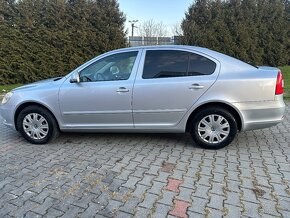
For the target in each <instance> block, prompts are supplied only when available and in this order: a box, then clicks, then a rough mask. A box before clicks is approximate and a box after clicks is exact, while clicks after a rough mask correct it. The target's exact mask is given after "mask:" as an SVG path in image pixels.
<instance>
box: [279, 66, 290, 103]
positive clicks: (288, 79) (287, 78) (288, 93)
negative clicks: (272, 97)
mask: <svg viewBox="0 0 290 218" xmlns="http://www.w3.org/2000/svg"><path fill="white" fill-rule="evenodd" d="M279 69H280V70H281V71H282V73H283V76H284V92H285V94H284V97H285V98H286V99H287V100H289V99H290V66H284V67H280V68H279Z"/></svg>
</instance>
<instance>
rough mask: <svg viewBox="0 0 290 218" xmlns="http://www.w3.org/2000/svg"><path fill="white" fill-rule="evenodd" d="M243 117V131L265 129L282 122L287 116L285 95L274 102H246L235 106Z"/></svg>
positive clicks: (279, 96)
mask: <svg viewBox="0 0 290 218" xmlns="http://www.w3.org/2000/svg"><path fill="white" fill-rule="evenodd" d="M234 105H235V106H236V107H237V108H238V109H239V110H240V112H241V114H242V116H243V127H242V130H243V131H247V130H254V129H263V128H269V127H272V126H275V125H277V124H279V123H280V122H282V120H283V118H284V115H285V108H286V106H285V103H284V101H283V95H277V96H275V100H274V101H259V102H245V103H235V104H234Z"/></svg>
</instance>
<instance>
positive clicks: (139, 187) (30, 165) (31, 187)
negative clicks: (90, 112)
mask: <svg viewBox="0 0 290 218" xmlns="http://www.w3.org/2000/svg"><path fill="white" fill-rule="evenodd" d="M2 121H3V119H2V118H1V117H0V130H1V131H0V165H1V166H0V217H3V218H4V217H38V216H41V217H49V218H50V217H86V218H87V217H126V218H127V217H138V218H139V217H158V218H159V217H169V218H173V217H175V216H173V215H170V214H169V212H170V211H173V210H174V208H175V206H176V202H178V201H182V202H188V204H189V205H188V208H187V209H186V213H184V212H183V213H182V214H183V215H184V214H186V216H188V217H194V218H195V217H205V216H207V217H245V218H246V217H255V218H256V217H266V218H268V217H269V218H272V217H290V209H289V205H290V200H289V197H290V194H289V191H290V169H289V168H290V162H289V161H290V147H289V144H290V104H289V103H287V107H286V115H285V119H284V120H283V122H282V123H281V124H279V125H277V126H275V127H272V128H270V129H262V130H257V131H248V132H241V133H239V134H238V136H237V138H236V139H235V140H234V141H233V142H232V143H231V145H230V146H228V147H226V148H223V149H220V150H205V149H202V148H200V147H197V146H195V145H194V146H193V145H192V140H191V138H190V135H189V134H111V133H110V134H83V133H81V134H78V133H74V134H73V133H63V134H61V135H60V137H59V138H57V140H55V141H53V142H51V143H50V144H49V146H48V145H32V144H29V143H27V142H26V141H25V140H24V139H23V138H22V137H21V136H20V134H19V133H17V132H15V131H13V130H11V129H9V128H7V127H5V126H4V125H3V124H2ZM169 179H171V180H172V179H175V180H179V181H181V182H180V183H179V184H178V185H176V186H174V187H175V188H174V190H175V191H176V192H172V191H168V190H166V189H165V188H166V187H167V185H168V181H169ZM121 208H122V209H121ZM179 215H180V214H179ZM183 215H180V216H183Z"/></svg>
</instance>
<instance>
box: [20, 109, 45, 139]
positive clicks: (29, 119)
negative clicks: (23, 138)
mask: <svg viewBox="0 0 290 218" xmlns="http://www.w3.org/2000/svg"><path fill="white" fill-rule="evenodd" d="M22 125H23V130H24V132H25V133H26V134H27V135H28V136H29V137H30V138H32V139H43V138H45V137H46V136H47V134H48V130H49V127H48V122H47V120H46V119H45V118H44V117H43V116H42V115H40V114H37V113H31V114H27V115H26V116H25V117H24V119H23V124H22Z"/></svg>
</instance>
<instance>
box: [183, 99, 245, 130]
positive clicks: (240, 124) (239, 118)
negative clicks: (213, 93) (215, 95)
mask: <svg viewBox="0 0 290 218" xmlns="http://www.w3.org/2000/svg"><path fill="white" fill-rule="evenodd" d="M214 106H220V107H222V108H225V109H226V110H228V111H229V112H230V113H231V114H232V115H233V116H234V117H235V120H236V121H237V125H238V130H239V131H241V130H242V129H243V118H242V115H241V114H240V113H239V111H238V110H237V109H236V108H235V107H233V106H232V105H229V104H227V103H225V102H207V103H205V104H202V105H199V106H198V107H197V108H195V109H194V110H193V111H192V112H191V114H190V115H189V117H188V119H187V122H186V132H189V130H190V125H191V123H192V119H193V117H194V115H195V114H196V113H197V112H199V111H201V110H203V109H204V108H208V107H214Z"/></svg>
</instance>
